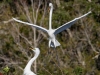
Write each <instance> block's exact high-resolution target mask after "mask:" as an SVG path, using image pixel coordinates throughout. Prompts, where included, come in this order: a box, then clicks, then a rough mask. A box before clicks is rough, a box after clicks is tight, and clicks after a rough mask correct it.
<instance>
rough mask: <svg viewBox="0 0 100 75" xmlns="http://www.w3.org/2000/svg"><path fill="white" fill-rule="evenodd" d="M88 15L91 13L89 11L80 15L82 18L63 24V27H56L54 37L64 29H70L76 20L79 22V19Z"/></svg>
mask: <svg viewBox="0 0 100 75" xmlns="http://www.w3.org/2000/svg"><path fill="white" fill-rule="evenodd" d="M90 13H91V11H90V12H88V13H86V14H84V15H82V16H80V17H78V18H75V19H73V20H71V21H69V22H67V23H65V24H64V25H62V26H60V27H58V28H57V29H55V32H54V34H55V35H56V34H58V33H60V32H62V31H63V30H65V29H67V28H70V27H71V26H72V25H73V24H74V23H75V22H76V21H77V20H79V19H81V18H83V17H85V16H87V15H88V14H90Z"/></svg>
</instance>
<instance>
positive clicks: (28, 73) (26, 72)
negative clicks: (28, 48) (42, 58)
mask: <svg viewBox="0 0 100 75" xmlns="http://www.w3.org/2000/svg"><path fill="white" fill-rule="evenodd" d="M32 50H33V51H34V53H35V55H34V57H33V58H32V59H31V60H30V61H29V62H28V64H27V65H26V67H25V69H24V73H23V75H36V74H35V73H33V72H32V71H31V65H32V63H33V62H34V61H35V60H36V58H37V57H38V56H39V54H40V50H39V48H35V49H32Z"/></svg>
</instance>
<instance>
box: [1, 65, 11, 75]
mask: <svg viewBox="0 0 100 75" xmlns="http://www.w3.org/2000/svg"><path fill="white" fill-rule="evenodd" d="M9 70H10V68H9V67H8V66H6V67H4V68H3V73H4V74H7V73H8V72H9Z"/></svg>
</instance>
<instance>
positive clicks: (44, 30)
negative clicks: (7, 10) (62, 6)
mask: <svg viewBox="0 0 100 75" xmlns="http://www.w3.org/2000/svg"><path fill="white" fill-rule="evenodd" d="M13 20H15V21H16V22H19V23H23V24H27V25H30V26H33V27H34V28H36V29H39V30H42V31H43V32H48V30H47V29H45V28H43V27H41V26H38V25H35V24H31V23H28V22H23V21H21V20H18V19H16V18H13Z"/></svg>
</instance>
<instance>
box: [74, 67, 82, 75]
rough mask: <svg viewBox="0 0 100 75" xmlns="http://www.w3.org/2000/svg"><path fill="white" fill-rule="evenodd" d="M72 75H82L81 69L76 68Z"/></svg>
mask: <svg viewBox="0 0 100 75" xmlns="http://www.w3.org/2000/svg"><path fill="white" fill-rule="evenodd" d="M73 72H74V75H82V73H83V69H82V68H81V67H76V68H75V69H74V70H73Z"/></svg>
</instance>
